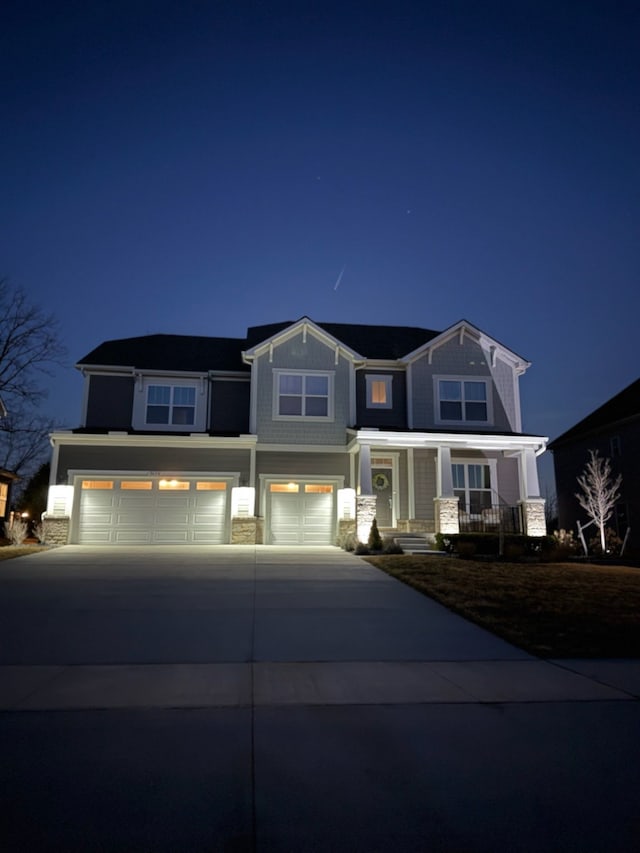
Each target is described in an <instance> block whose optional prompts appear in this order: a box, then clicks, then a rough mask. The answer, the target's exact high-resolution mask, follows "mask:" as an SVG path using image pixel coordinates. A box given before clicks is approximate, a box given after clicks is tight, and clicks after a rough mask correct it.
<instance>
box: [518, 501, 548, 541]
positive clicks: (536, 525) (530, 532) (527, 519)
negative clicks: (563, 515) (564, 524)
mask: <svg viewBox="0 0 640 853" xmlns="http://www.w3.org/2000/svg"><path fill="white" fill-rule="evenodd" d="M544 504H545V500H544V498H529V499H528V500H526V501H520V502H519V505H520V507H521V508H522V522H523V524H524V532H525V534H526V535H527V536H546V535H547V520H546V518H545V515H544Z"/></svg>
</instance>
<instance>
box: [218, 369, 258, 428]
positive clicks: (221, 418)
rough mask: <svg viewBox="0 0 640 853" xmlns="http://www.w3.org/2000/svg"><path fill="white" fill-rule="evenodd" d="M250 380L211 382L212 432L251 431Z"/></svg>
mask: <svg viewBox="0 0 640 853" xmlns="http://www.w3.org/2000/svg"><path fill="white" fill-rule="evenodd" d="M250 389H251V386H250V384H249V383H248V382H232V381H221V380H215V379H214V380H213V382H212V384H211V412H210V417H209V423H210V424H211V427H210V430H211V432H238V433H248V432H249V395H250Z"/></svg>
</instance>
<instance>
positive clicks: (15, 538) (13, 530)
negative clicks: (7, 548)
mask: <svg viewBox="0 0 640 853" xmlns="http://www.w3.org/2000/svg"><path fill="white" fill-rule="evenodd" d="M4 532H5V536H6V537H7V539H8V540H9V542H11V544H12V545H22V543H23V542H24V540H25V539H26V538H27V533H28V532H29V525H28V524H27V523H26V521H22V519H20V518H16V519H14V521H13V524H12V525H11V527H9V522H7V521H5V523H4Z"/></svg>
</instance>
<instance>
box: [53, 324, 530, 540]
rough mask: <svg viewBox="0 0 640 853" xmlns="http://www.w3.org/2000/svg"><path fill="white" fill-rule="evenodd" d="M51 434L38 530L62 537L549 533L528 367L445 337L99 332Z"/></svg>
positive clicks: (456, 332) (384, 329)
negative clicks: (523, 401)
mask: <svg viewBox="0 0 640 853" xmlns="http://www.w3.org/2000/svg"><path fill="white" fill-rule="evenodd" d="M77 367H78V369H79V370H80V371H81V372H82V375H83V377H84V383H85V388H84V406H83V415H82V424H81V426H80V427H79V428H78V429H75V430H72V431H70V432H56V433H54V434H52V436H51V443H52V446H53V455H52V466H51V467H52V478H51V487H50V490H49V501H48V507H47V514H46V517H45V518H46V523H47V526H48V527H49V528H50V535H51V536H53V537H55V538H56V539H57V541H69V542H71V543H104V544H119V543H141V544H143V543H156V544H163V543H181V544H182V543H185V544H189V543H193V544H201V543H202V544H216V543H264V544H285V545H289V544H299V545H325V544H334V543H336V542H337V541H339V542H342V541H344V539H345V537H346V536H347V535H349V534H352V533H354V532H356V529H357V533H358V536H359V537H360V539H365V540H366V538H367V536H368V533H369V528H370V525H371V521H372V519H373V518H374V517H376V518H377V521H378V525H379V527H380V528H382V529H383V530H398V531H402V532H406V531H416V532H421V533H427V534H433V533H435V532H437V531H442V532H444V533H455V532H458V531H459V530H461V529H463V530H466V529H492V530H499V529H503V530H505V529H512V528H514V527H515V528H516V529H521V530H522V531H524V532H528V533H529V534H531V535H543V534H544V533H545V525H544V500H543V499H542V498H541V497H540V490H539V485H538V474H537V465H536V457H537V455H539V454H540V453H542V452H543V451H544V449H545V446H546V441H547V439H546V438H542V437H540V436H535V435H527V434H525V433H523V432H522V425H521V415H520V396H519V379H520V376H521V375H522V374H523V373H524V372H525V370H526V369H527V368H528V367H529V363H528V362H527V361H525V360H524V359H523V358H521V357H520V356H518V355H517V354H516V353H514V352H513V351H512V350H510V349H507V348H506V347H505V346H503V345H502V344H500V343H499V342H498V341H496V340H494V339H493V338H491V337H489V336H488V335H486V334H485V333H484V332H481V331H480V330H479V329H477V328H476V327H474V326H473V325H471V324H470V323H468V322H466V321H465V320H462V321H460V322H459V323H456V324H455V325H454V326H452V327H451V328H450V329H447V330H446V331H444V332H435V331H430V330H428V329H420V328H413V327H397V326H395V327H394V326H365V325H351V324H346V323H315V322H313V321H312V320H310V319H309V318H307V317H303V318H302V319H300V320H298V321H296V322H286V323H277V324H273V325H268V326H258V327H253V328H250V329H249V330H248V332H247V336H246V338H242V339H238V338H213V337H212V338H208V337H190V336H180V335H148V336H144V337H138V338H129V339H125V340H114V341H107V342H106V343H103V344H101V345H100V346H98V347H97V348H96V349H95V350H93V351H92V352H90V353H89V354H88V355H87V356H85V357H84V358H83V359H82V360H81V361H80V363H79V364H78V365H77Z"/></svg>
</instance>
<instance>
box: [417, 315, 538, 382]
mask: <svg viewBox="0 0 640 853" xmlns="http://www.w3.org/2000/svg"><path fill="white" fill-rule="evenodd" d="M465 334H467V335H469V336H470V337H472V338H473V339H474V340H476V341H478V343H479V344H480V345H481V346H485V347H487V348H488V349H489V350H490V351H491V352H492V356H493V357H495V355H497V354H499V355H500V356H501V357H502V358H503V359H504V360H505V361H507V362H509V363H510V364H511V365H512V366H513V367H514V368H515V369H516V370H517V371H518V372H519V373H524V372H525V370H527V368H529V367H531V362H530V361H527V360H526V359H525V358H522V356H520V355H518V353H516V352H514V351H513V350H512V349H509V347H506V346H505V345H504V344H502V343H500V341H498V340H496V338H493V337H491V335H488V334H487V333H486V332H483V331H482V329H479V328H478V327H477V326H474V325H473V323H470V322H469V321H468V320H464V319H463V320H458V322H457V323H454V324H453V326H449V328H448V329H445V330H444V332H439V333H434V336H433V338H432V339H431V340H429V341H427V342H426V343H424V344H422V345H421V346H419V347H417V348H416V349H415V350H412V351H410V352H408V353H407V355H405V356H404V358H403V359H402V360H403V361H405V362H411V361H415V360H416V359H418V358H421V357H422V356H423V355H425V353H429V357H430V355H431V352H432V351H433V350H434V349H436V348H437V347H439V346H441V345H442V344H444V343H446V342H447V341H449V340H451V338H454V337H456V335H457V336H460V339H461V340H462V337H463V336H464V335H465Z"/></svg>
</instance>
